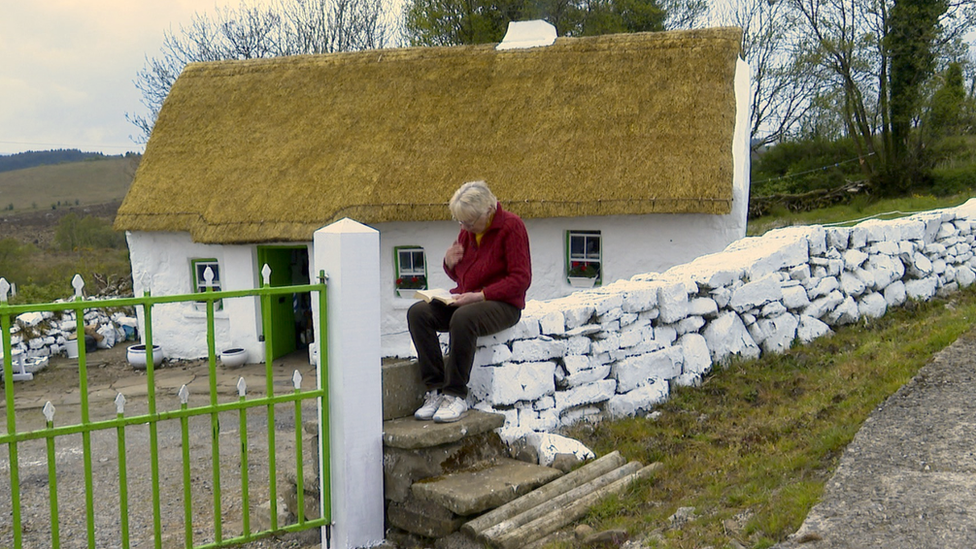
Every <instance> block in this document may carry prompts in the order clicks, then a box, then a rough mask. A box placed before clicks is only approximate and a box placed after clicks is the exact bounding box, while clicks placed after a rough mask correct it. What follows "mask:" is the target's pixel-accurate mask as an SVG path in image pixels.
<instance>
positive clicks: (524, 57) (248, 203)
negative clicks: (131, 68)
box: [115, 29, 741, 243]
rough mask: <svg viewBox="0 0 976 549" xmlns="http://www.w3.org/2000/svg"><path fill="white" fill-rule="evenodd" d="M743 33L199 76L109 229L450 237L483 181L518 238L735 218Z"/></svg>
mask: <svg viewBox="0 0 976 549" xmlns="http://www.w3.org/2000/svg"><path fill="white" fill-rule="evenodd" d="M740 38H741V31H740V30H738V29H708V30H696V31H674V32H663V33H641V34H626V35H611V36H599V37H592V38H577V39H572V38H562V39H558V40H557V41H556V43H555V44H553V45H552V46H549V47H542V48H533V49H526V50H509V51H496V50H495V49H494V48H493V47H492V46H491V45H483V46H466V47H453V48H406V49H390V50H373V51H366V52H355V53H339V54H331V55H315V56H297V57H281V58H275V59H266V60H250V61H224V62H215V63H200V64H191V65H189V66H187V67H186V69H185V70H184V71H183V74H182V75H181V76H180V77H179V79H178V80H177V81H176V83H175V84H174V86H173V88H172V90H171V92H170V95H169V97H168V98H167V100H166V103H165V104H164V106H163V108H162V110H161V111H160V113H159V118H158V119H157V121H156V126H155V129H154V131H153V134H152V137H151V139H150V140H149V143H148V145H147V148H146V152H145V155H144V156H143V159H142V163H141V165H140V167H139V171H138V172H137V174H136V177H135V180H134V181H133V183H132V186H131V188H130V190H129V193H128V195H127V196H126V198H125V201H124V202H123V204H122V207H121V208H120V209H119V212H118V216H117V218H116V223H115V227H116V228H117V229H122V230H133V231H189V232H190V233H191V235H192V237H193V239H194V240H195V241H197V242H206V243H244V242H268V241H308V240H310V239H311V234H312V232H313V231H314V230H315V229H318V228H319V227H321V226H323V225H326V224H328V223H330V222H332V221H335V220H338V219H341V218H343V217H349V218H352V219H356V220H358V221H361V222H363V223H378V222H386V221H424V220H438V219H449V216H450V214H449V212H448V209H447V208H446V204H447V201H448V199H449V198H450V196H451V194H452V193H453V191H454V190H455V189H456V188H457V186H458V185H460V184H461V183H463V182H464V181H470V180H473V179H485V180H486V181H488V183H489V185H490V186H491V188H492V190H493V191H494V192H495V194H496V195H498V197H499V199H500V200H502V202H503V203H504V204H505V206H506V208H508V209H510V210H512V211H514V212H516V213H518V214H519V215H521V216H523V217H525V218H533V217H576V216H591V215H620V214H646V213H656V212H661V213H689V212H698V213H712V214H721V213H728V212H729V211H730V209H731V201H732V136H733V135H732V134H733V127H734V122H735V120H734V119H735V97H734V90H733V75H734V72H735V63H736V59H737V57H738V55H739V40H740Z"/></svg>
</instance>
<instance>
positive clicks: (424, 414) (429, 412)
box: [413, 390, 444, 421]
mask: <svg viewBox="0 0 976 549" xmlns="http://www.w3.org/2000/svg"><path fill="white" fill-rule="evenodd" d="M443 400H444V395H442V394H441V393H440V391H436V390H435V391H427V394H426V395H424V405H423V406H421V407H420V408H418V409H417V411H416V412H414V413H413V417H415V418H417V419H419V420H421V421H427V420H428V419H431V418H432V417H434V414H435V413H436V412H437V409H438V408H440V406H441V401H443Z"/></svg>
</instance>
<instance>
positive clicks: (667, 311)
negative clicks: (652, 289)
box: [657, 284, 689, 324]
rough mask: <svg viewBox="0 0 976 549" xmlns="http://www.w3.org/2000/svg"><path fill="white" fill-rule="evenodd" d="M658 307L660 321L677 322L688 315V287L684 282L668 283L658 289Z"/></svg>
mask: <svg viewBox="0 0 976 549" xmlns="http://www.w3.org/2000/svg"><path fill="white" fill-rule="evenodd" d="M657 303H658V309H659V310H660V311H661V317H660V318H661V322H665V323H668V324H671V323H674V322H677V321H679V320H681V319H682V318H684V317H686V316H688V307H689V302H688V287H687V286H686V285H685V284H668V285H666V286H662V287H661V288H660V289H659V290H658V295H657Z"/></svg>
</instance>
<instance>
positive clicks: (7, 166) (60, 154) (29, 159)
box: [0, 149, 135, 172]
mask: <svg viewBox="0 0 976 549" xmlns="http://www.w3.org/2000/svg"><path fill="white" fill-rule="evenodd" d="M133 154H135V153H127V154H126V155H125V156H131V155H133ZM107 158H123V156H122V155H119V156H105V155H104V154H102V153H99V152H82V151H80V150H78V149H57V150H53V151H27V152H22V153H16V154H0V172H9V171H13V170H25V169H27V168H34V167H37V166H50V165H52V164H66V163H69V162H81V161H83V160H92V161H94V160H104V159H107Z"/></svg>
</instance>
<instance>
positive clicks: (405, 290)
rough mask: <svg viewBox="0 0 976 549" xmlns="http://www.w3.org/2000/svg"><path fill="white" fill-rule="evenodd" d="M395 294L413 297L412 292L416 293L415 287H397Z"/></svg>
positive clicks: (408, 297)
mask: <svg viewBox="0 0 976 549" xmlns="http://www.w3.org/2000/svg"><path fill="white" fill-rule="evenodd" d="M396 292H397V295H398V296H400V297H403V298H406V299H413V294H415V293H417V289H416V288H397V291H396Z"/></svg>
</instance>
